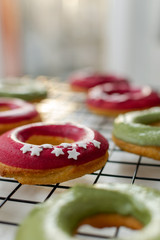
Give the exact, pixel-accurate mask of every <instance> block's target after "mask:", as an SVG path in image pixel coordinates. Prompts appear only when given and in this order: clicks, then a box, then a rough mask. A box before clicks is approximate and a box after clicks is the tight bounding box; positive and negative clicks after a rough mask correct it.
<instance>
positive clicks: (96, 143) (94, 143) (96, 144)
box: [92, 140, 101, 148]
mask: <svg viewBox="0 0 160 240" xmlns="http://www.w3.org/2000/svg"><path fill="white" fill-rule="evenodd" d="M92 143H93V145H94V146H95V147H97V148H100V144H101V143H100V142H98V141H96V140H93V141H92Z"/></svg>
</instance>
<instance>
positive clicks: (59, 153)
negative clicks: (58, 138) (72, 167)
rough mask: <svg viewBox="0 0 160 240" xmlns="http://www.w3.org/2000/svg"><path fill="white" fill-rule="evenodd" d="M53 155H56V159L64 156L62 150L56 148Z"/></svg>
mask: <svg viewBox="0 0 160 240" xmlns="http://www.w3.org/2000/svg"><path fill="white" fill-rule="evenodd" d="M51 153H54V154H55V155H56V157H58V156H59V155H64V152H63V150H62V148H55V149H54V150H53V151H52V152H51Z"/></svg>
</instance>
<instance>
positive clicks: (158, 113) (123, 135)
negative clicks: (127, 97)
mask: <svg viewBox="0 0 160 240" xmlns="http://www.w3.org/2000/svg"><path fill="white" fill-rule="evenodd" d="M158 123H160V107H154V108H150V109H148V110H143V111H136V112H130V113H126V114H122V115H119V116H118V117H117V118H116V119H115V121H114V127H113V134H112V137H113V141H114V142H115V143H116V145H118V146H119V147H120V148H121V149H123V150H125V151H128V152H132V153H135V154H138V155H142V156H146V157H149V158H153V159H156V160H160V126H158Z"/></svg>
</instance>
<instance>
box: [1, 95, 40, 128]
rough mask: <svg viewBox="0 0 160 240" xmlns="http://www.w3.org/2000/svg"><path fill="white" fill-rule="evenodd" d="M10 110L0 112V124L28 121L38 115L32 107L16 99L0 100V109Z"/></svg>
mask: <svg viewBox="0 0 160 240" xmlns="http://www.w3.org/2000/svg"><path fill="white" fill-rule="evenodd" d="M4 106H5V107H9V108H10V110H7V111H2V112H0V123H2V124H3V123H4V124H5V123H15V122H19V121H24V120H28V119H31V118H34V117H36V116H37V115H38V112H37V110H36V109H35V107H34V105H32V104H30V103H28V102H25V101H23V100H20V99H16V98H0V107H4Z"/></svg>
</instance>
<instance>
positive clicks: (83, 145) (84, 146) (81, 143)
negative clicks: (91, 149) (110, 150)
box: [77, 142, 87, 149]
mask: <svg viewBox="0 0 160 240" xmlns="http://www.w3.org/2000/svg"><path fill="white" fill-rule="evenodd" d="M77 145H78V146H79V147H83V148H85V149H86V148H87V144H86V143H85V142H79V143H77Z"/></svg>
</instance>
